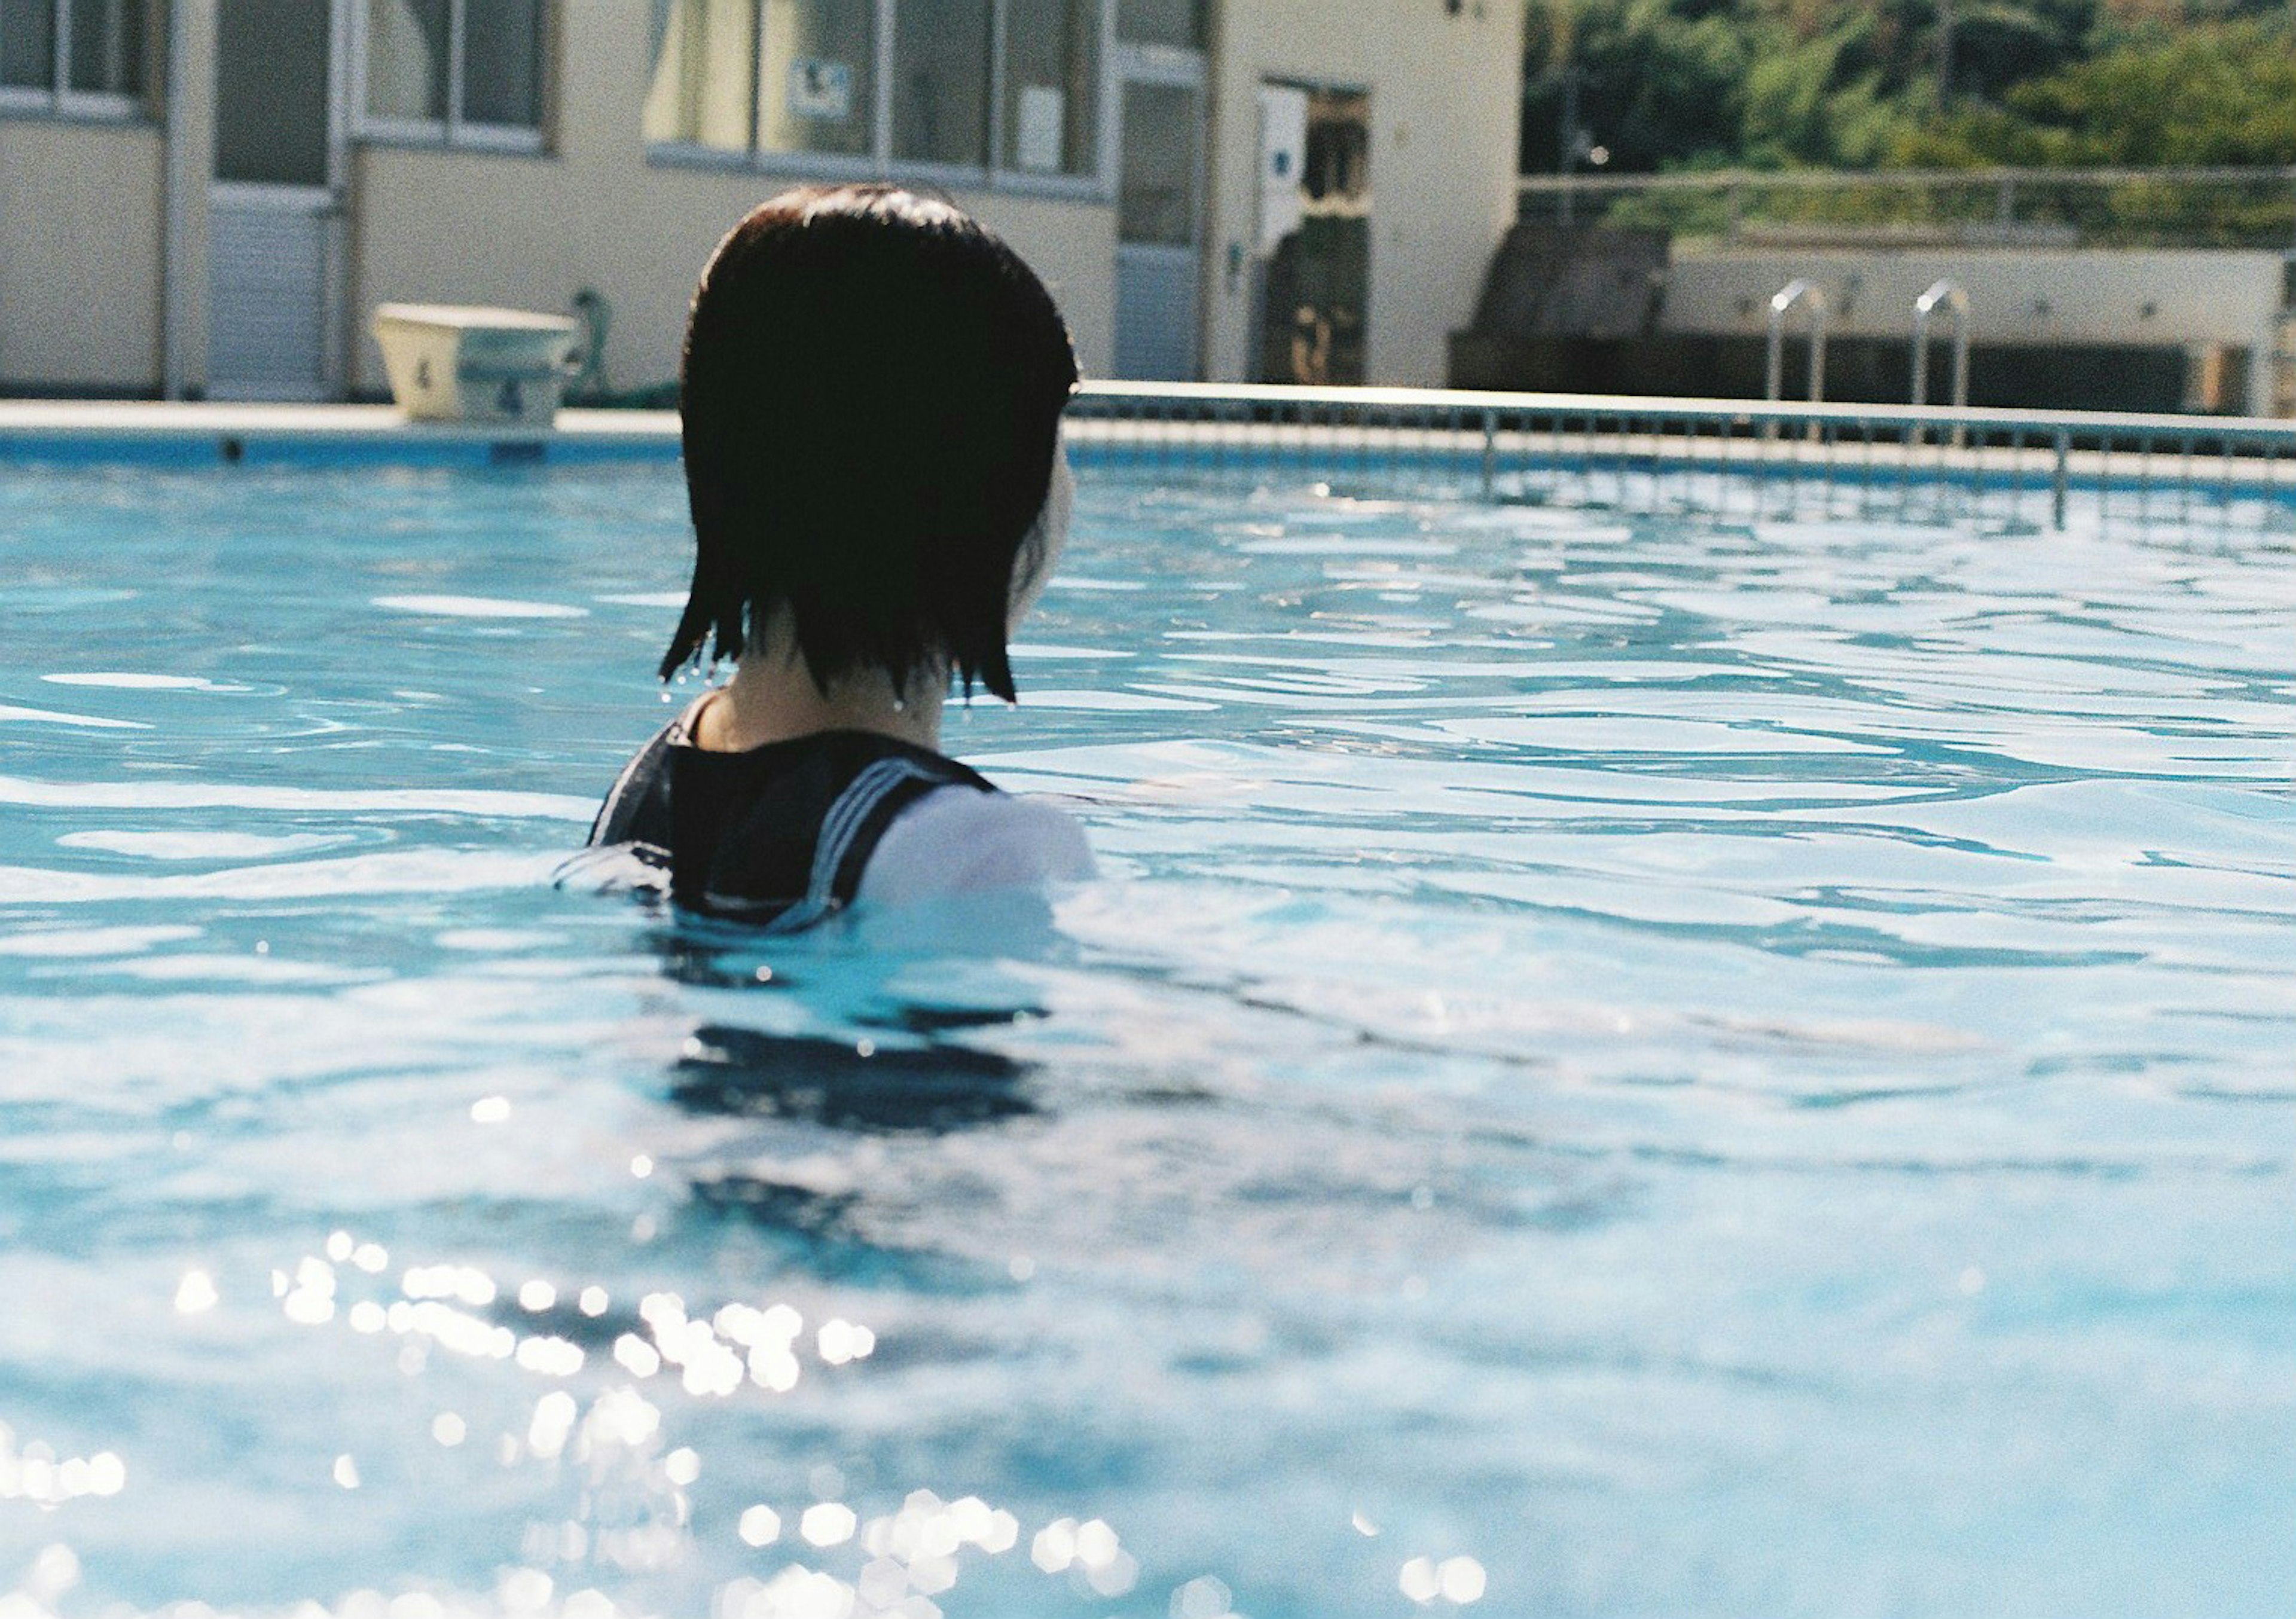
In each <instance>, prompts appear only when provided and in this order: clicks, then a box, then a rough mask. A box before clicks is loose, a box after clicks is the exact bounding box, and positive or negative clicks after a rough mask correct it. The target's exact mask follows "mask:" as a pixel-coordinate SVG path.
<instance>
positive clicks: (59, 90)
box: [0, 0, 165, 124]
mask: <svg viewBox="0 0 2296 1619" xmlns="http://www.w3.org/2000/svg"><path fill="white" fill-rule="evenodd" d="M41 4H44V5H45V7H46V8H47V12H48V18H49V23H50V26H51V27H52V28H53V29H54V30H55V31H54V34H53V37H52V38H51V39H50V41H49V46H48V86H47V88H45V89H40V88H38V87H37V86H31V85H0V117H11V116H13V117H27V118H51V119H61V120H68V121H72V122H78V123H86V124H150V123H155V122H157V121H158V119H157V115H156V113H155V112H154V110H153V108H152V80H153V79H154V78H155V77H164V69H162V71H161V72H160V74H157V75H155V74H154V72H153V69H154V68H155V67H161V66H162V64H160V63H158V62H155V61H153V58H152V51H153V48H154V46H155V45H158V47H159V48H160V49H162V50H164V49H165V46H164V45H163V44H160V36H159V31H158V29H157V27H156V24H155V16H154V8H152V7H150V6H146V7H145V8H144V12H143V31H144V55H143V76H144V80H145V82H144V86H143V88H142V89H141V90H132V91H122V90H75V89H73V88H72V87H71V36H72V26H71V24H72V15H71V13H72V6H73V4H75V0H41Z"/></svg>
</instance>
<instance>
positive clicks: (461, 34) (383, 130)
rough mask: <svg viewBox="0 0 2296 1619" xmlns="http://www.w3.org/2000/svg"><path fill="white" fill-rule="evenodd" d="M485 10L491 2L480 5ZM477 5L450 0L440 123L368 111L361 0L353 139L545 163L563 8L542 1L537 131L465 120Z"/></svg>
mask: <svg viewBox="0 0 2296 1619" xmlns="http://www.w3.org/2000/svg"><path fill="white" fill-rule="evenodd" d="M478 3H479V4H485V0H478ZM470 7H471V0H447V107H446V111H445V113H444V114H443V115H442V116H441V117H439V118H435V119H410V118H391V117H388V116H383V115H378V114H376V113H374V112H372V111H369V110H368V109H367V65H368V61H367V58H368V50H367V47H368V38H367V29H368V18H369V16H370V14H371V12H370V8H369V5H368V3H367V0H357V4H355V5H354V7H353V9H352V13H351V28H352V49H351V85H350V103H351V128H350V134H351V138H352V139H353V140H355V141H358V142H362V143H366V144H369V145H376V146H422V147H430V148H433V149H436V148H440V147H446V148H450V149H453V150H455V151H491V152H501V153H505V154H508V155H512V156H522V157H541V156H546V155H548V153H549V152H550V150H551V139H550V135H551V115H552V111H553V107H554V105H555V102H556V96H555V94H553V92H554V89H555V83H554V80H555V72H554V67H553V64H554V63H555V62H556V60H557V52H556V51H555V50H554V49H553V46H554V45H556V43H557V37H558V36H557V29H558V6H557V4H555V3H554V0H538V4H537V6H536V11H535V18H536V28H535V31H534V91H535V102H536V107H535V119H534V122H533V123H532V124H531V125H526V124H491V123H481V122H479V121H477V120H475V119H467V118H464V117H463V90H464V86H463V58H464V57H465V56H466V55H467V54H468V53H469V51H470V45H469V40H468V37H467V33H468V30H467V29H466V27H465V24H466V22H467V21H468V20H469V17H470Z"/></svg>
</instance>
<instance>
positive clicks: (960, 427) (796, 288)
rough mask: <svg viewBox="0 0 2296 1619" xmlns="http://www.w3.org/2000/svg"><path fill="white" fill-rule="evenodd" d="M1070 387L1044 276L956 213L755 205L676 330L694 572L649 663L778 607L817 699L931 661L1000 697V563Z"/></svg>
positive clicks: (900, 204) (720, 249) (919, 202)
mask: <svg viewBox="0 0 2296 1619" xmlns="http://www.w3.org/2000/svg"><path fill="white" fill-rule="evenodd" d="M1076 381H1077V366H1076V356H1075V353H1074V351H1073V349H1072V348H1070V343H1069V334H1068V328H1067V327H1066V326H1065V325H1064V324H1063V323H1062V320H1061V315H1060V311H1059V309H1058V308H1056V307H1054V303H1053V299H1052V295H1051V294H1050V293H1048V292H1046V290H1045V286H1044V283H1043V282H1040V281H1038V280H1037V276H1036V274H1035V273H1034V272H1032V271H1031V270H1030V269H1029V266H1027V265H1025V264H1023V263H1022V262H1021V258H1020V256H1019V255H1018V254H1016V253H1014V252H1013V249H1011V248H1009V247H1007V246H1005V243H1004V242H1003V241H999V240H998V239H997V238H996V236H995V235H993V234H992V233H989V232H988V230H986V229H985V228H983V227H982V226H981V225H979V224H978V223H977V222H975V221H974V220H972V218H970V217H967V216H966V215H965V214H964V213H963V212H961V211H960V210H959V209H956V208H955V207H954V206H952V205H950V204H948V203H947V202H942V201H937V200H931V199H928V198H923V197H919V196H915V195H913V194H912V193H910V192H906V191H902V190H899V189H898V188H895V187H892V186H888V185H876V184H870V185H839V186H808V187H803V188H800V189H799V190H796V191H791V192H783V194H782V195H780V196H778V197H775V198H774V199H773V200H771V201H769V202H766V203H763V204H761V205H759V206H758V208H756V209H753V210H751V212H750V215H749V217H747V218H745V219H743V220H742V222H741V223H740V224H739V225H735V226H734V228H733V230H732V231H731V232H729V233H727V234H726V239H725V240H724V241H721V242H719V243H718V244H717V251H716V252H715V253H714V254H712V255H711V256H710V258H709V264H708V266H706V267H705V268H704V269H703V270H702V272H701V285H700V287H699V288H698V289H697V290H695V292H694V294H693V314H692V315H691V317H690V318H689V320H688V322H687V323H686V329H685V366H684V370H683V372H682V375H681V379H680V385H679V397H678V403H679V408H680V410H681V412H682V413H683V415H684V421H685V485H686V495H687V499H688V503H689V504H690V506H691V508H692V511H693V534H694V544H695V553H694V562H693V592H692V593H691V595H690V596H689V597H688V598H687V601H686V605H685V616H684V617H682V618H680V619H679V620H678V625H677V633H676V635H675V636H674V637H673V638H672V639H671V641H670V643H669V651H668V655H667V656H665V657H664V658H662V662H661V673H662V677H663V678H664V679H668V677H669V676H670V675H673V674H675V673H676V671H677V670H678V669H680V668H682V667H683V666H685V665H686V664H688V663H690V662H692V661H693V660H694V659H695V658H699V657H700V656H701V650H702V647H703V644H704V642H710V643H711V652H712V655H713V656H715V657H718V658H725V657H729V656H732V657H738V656H739V655H740V654H741V653H742V651H743V650H746V649H747V648H748V647H750V645H752V644H753V643H754V642H757V641H758V640H761V639H762V638H763V636H764V634H765V633H766V625H767V620H768V618H769V617H770V616H771V615H772V614H773V613H774V611H775V609H777V608H780V607H783V606H784V605H785V606H786V607H787V608H788V609H789V611H790V614H791V618H792V620H793V622H794V626H795V630H796V638H797V646H798V650H799V653H800V655H801V656H802V657H803V658H804V659H805V665H806V668H807V670H808V673H810V674H811V675H812V676H813V679H814V683H816V685H818V686H820V687H822V688H823V689H824V691H825V690H826V689H827V688H828V686H829V684H830V683H831V682H832V681H834V680H835V679H837V678H838V677H839V676H840V675H844V674H846V673H848V672H849V671H853V670H856V669H865V668H883V669H887V670H890V672H891V673H892V675H893V676H894V678H895V680H896V681H897V682H898V683H901V684H902V685H903V686H906V683H907V682H908V680H909V679H910V678H911V677H913V676H914V675H917V674H918V673H919V672H920V671H921V670H924V669H928V668H929V667H931V666H932V665H933V664H935V663H937V662H939V660H941V659H944V658H945V659H947V663H948V665H949V666H950V667H951V668H952V669H953V670H954V671H955V673H956V675H958V676H959V678H961V679H962V680H963V681H964V686H965V690H966V691H971V690H972V683H973V682H975V681H976V680H977V681H979V682H980V683H981V684H982V685H984V686H986V687H987V688H988V690H989V691H993V692H995V693H996V695H997V696H999V697H1002V698H1004V699H1006V700H1007V701H1010V700H1012V699H1013V670H1012V666H1011V665H1010V663H1009V662H1008V661H1007V659H1006V656H1005V631H1006V628H1007V625H1006V616H1007V613H1008V611H1009V609H1010V603H1011V600H1012V592H1013V574H1014V569H1015V567H1016V565H1017V566H1020V567H1022V568H1028V567H1034V566H1037V560H1036V559H1035V558H1033V557H1030V558H1022V557H1021V555H1020V552H1021V547H1022V543H1023V541H1024V540H1026V539H1027V538H1028V537H1029V535H1030V532H1031V530H1032V529H1033V527H1034V526H1035V523H1036V520H1037V514H1038V513H1039V512H1040V511H1042V510H1043V508H1044V505H1045V496H1046V491H1047V490H1048V489H1049V488H1050V487H1051V481H1052V476H1053V457H1054V454H1056V453H1057V449H1058V444H1059V426H1060V415H1061V411H1062V407H1063V406H1064V405H1066V404H1067V403H1068V397H1069V394H1070V390H1071V389H1072V388H1074V387H1075V386H1076Z"/></svg>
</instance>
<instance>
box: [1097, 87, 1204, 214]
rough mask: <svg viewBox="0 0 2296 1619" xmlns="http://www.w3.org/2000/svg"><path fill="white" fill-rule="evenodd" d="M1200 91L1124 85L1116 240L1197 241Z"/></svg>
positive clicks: (1183, 88) (1182, 88)
mask: <svg viewBox="0 0 2296 1619" xmlns="http://www.w3.org/2000/svg"><path fill="white" fill-rule="evenodd" d="M1196 95H1197V92H1196V91H1195V90H1193V89H1192V88H1190V87H1189V86H1185V85H1159V84H1151V83H1148V82H1145V81H1141V80H1136V81H1134V82H1132V83H1130V84H1128V85H1126V86H1124V172H1123V175H1122V176H1121V177H1120V178H1119V181H1118V184H1117V192H1116V239H1117V241H1122V242H1128V243H1131V242H1137V243H1141V244H1144V245H1146V246H1151V247H1188V246H1192V245H1193V243H1194V242H1195V240H1196V131H1197V128H1198V126H1199V125H1200V124H1201V115H1200V113H1199V112H1198V110H1197V106H1196Z"/></svg>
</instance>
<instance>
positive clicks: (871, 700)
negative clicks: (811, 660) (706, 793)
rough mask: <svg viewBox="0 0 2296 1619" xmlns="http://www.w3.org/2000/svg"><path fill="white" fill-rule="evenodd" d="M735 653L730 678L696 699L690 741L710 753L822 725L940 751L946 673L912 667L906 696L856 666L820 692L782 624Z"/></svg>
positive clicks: (883, 676)
mask: <svg viewBox="0 0 2296 1619" xmlns="http://www.w3.org/2000/svg"><path fill="white" fill-rule="evenodd" d="M775 630H776V632H778V633H776V634H772V635H770V636H768V637H767V643H766V644H765V645H763V646H758V647H752V648H750V650H749V651H747V652H745V653H744V654H742V660H741V662H740V663H739V664H738V665H737V666H735V668H734V678H733V679H732V680H731V681H729V682H728V683H726V685H724V686H723V687H721V688H720V689H719V690H718V691H717V692H716V693H715V694H713V695H712V696H711V697H710V699H709V700H708V701H707V702H706V703H704V705H703V706H702V708H701V713H700V715H697V716H696V719H695V722H694V738H693V740H694V742H695V744H696V745H697V746H699V747H701V748H704V749H706V750H708V751H709V752H711V753H740V752H742V751H744V750H746V749H748V748H762V747H764V746H765V745H766V744H767V743H768V742H786V741H789V740H792V739H794V738H797V737H801V736H811V735H813V734H814V733H816V732H823V731H871V732H876V733H877V734H878V735H880V736H889V737H892V738H894V739H896V740H899V741H903V742H910V743H914V745H915V746H917V747H919V748H931V749H933V750H934V751H935V752H939V749H940V711H941V699H942V697H943V696H944V695H945V693H946V692H947V687H948V675H947V671H946V670H945V669H940V668H938V667H934V668H926V669H921V670H919V671H917V672H916V673H915V674H914V675H912V676H911V677H910V680H909V686H908V691H907V692H906V694H904V693H902V692H901V691H899V690H898V689H897V688H896V686H895V685H894V683H893V676H892V675H891V673H890V671H888V670H884V669H857V670H854V671H851V672H850V673H849V674H847V675H843V676H841V677H840V678H839V679H837V680H833V681H832V682H831V683H830V684H829V689H828V690H827V691H823V690H822V689H821V688H820V687H819V686H817V685H816V684H815V683H814V680H813V675H812V674H811V672H810V671H808V669H807V668H806V666H805V660H804V659H803V658H800V657H799V656H798V651H797V644H796V640H795V638H794V637H793V636H791V635H790V634H787V633H786V631H785V628H784V626H781V625H776V626H775Z"/></svg>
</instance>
